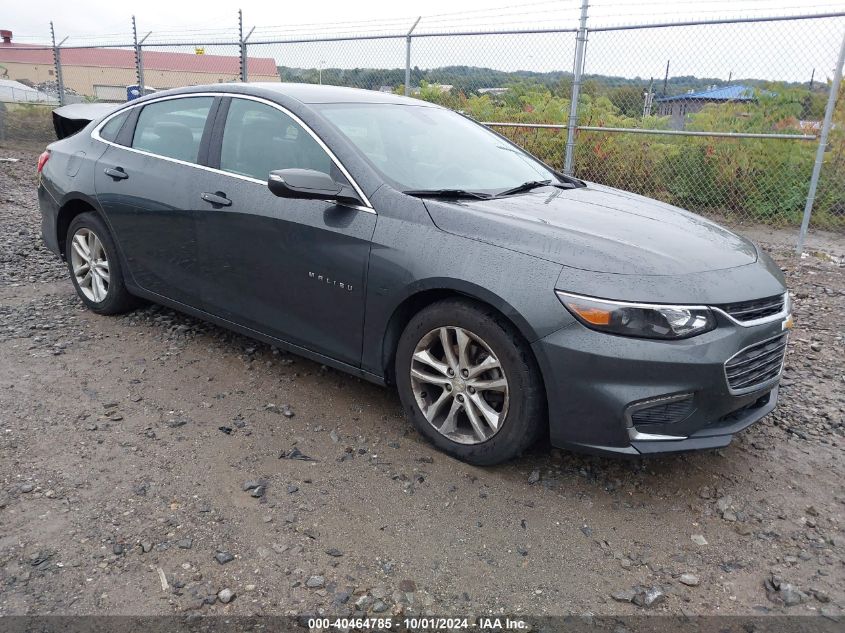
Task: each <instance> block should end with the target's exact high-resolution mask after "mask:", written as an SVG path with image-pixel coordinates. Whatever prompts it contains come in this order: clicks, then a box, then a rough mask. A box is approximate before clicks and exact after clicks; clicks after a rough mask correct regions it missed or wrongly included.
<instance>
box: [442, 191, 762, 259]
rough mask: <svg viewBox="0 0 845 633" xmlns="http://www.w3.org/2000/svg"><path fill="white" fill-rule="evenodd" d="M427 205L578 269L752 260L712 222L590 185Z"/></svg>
mask: <svg viewBox="0 0 845 633" xmlns="http://www.w3.org/2000/svg"><path fill="white" fill-rule="evenodd" d="M425 204H426V207H427V208H428V211H429V213H430V215H431V218H432V220H433V221H434V223H435V224H436V225H437V227H438V228H440V229H441V230H443V231H446V232H448V233H452V234H455V235H460V236H463V237H467V238H470V239H475V240H479V241H482V242H487V243H490V244H494V245H496V246H501V247H503V248H508V249H511V250H514V251H518V252H521V253H525V254H528V255H534V256H536V257H541V258H543V259H546V260H549V261H553V262H555V263H558V264H561V265H563V266H568V267H571V268H578V269H581V270H589V271H596V272H605V273H615V274H629V275H685V274H690V273H699V272H704V271H714V270H722V269H726V268H735V267H738V266H744V265H747V264H752V263H754V262H755V261H757V249H756V248H755V247H754V245H753V244H752V243H751V242H749V241H748V240H746V239H744V238H742V237H740V236H738V235H736V234H734V233H731V232H730V231H728V230H727V229H725V228H722V227H721V226H719V225H718V224H716V223H714V222H710V221H709V220H706V219H704V218H702V217H701V216H698V215H695V214H693V213H690V212H688V211H684V210H683V209H679V208H677V207H673V206H671V205H669V204H665V203H662V202H659V201H657V200H652V199H650V198H645V197H643V196H639V195H636V194H632V193H628V192H625V191H620V190H618V189H612V188H610V187H604V186H601V185H596V184H593V183H590V184H588V185H587V186H586V187H580V188H577V189H565V190H562V189H557V188H552V187H542V188H539V189H535V190H533V191H531V192H529V193H526V194H520V195H514V196H508V197H504V198H496V199H491V200H461V201H445V200H437V199H426V200H425Z"/></svg>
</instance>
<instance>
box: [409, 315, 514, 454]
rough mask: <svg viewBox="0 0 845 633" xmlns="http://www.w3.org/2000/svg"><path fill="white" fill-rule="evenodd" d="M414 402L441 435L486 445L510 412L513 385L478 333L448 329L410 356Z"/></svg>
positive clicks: (419, 345) (434, 333)
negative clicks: (510, 385)
mask: <svg viewBox="0 0 845 633" xmlns="http://www.w3.org/2000/svg"><path fill="white" fill-rule="evenodd" d="M411 386H412V389H413V392H414V398H415V399H416V401H417V405H418V406H419V408H420V410H421V411H422V413H423V415H424V416H425V418H426V420H428V423H429V424H431V425H432V426H433V427H434V428H435V429H436V430H437V432H438V433H441V434H442V435H445V436H446V437H447V438H449V439H450V440H452V441H454V442H458V443H460V444H478V443H480V442H485V441H487V440H489V439H490V438H491V437H493V436H494V435H495V434H496V433H498V431H499V429H500V428H501V423H502V422H503V421H504V419H505V417H506V416H507V413H508V401H509V396H508V380H507V377H506V376H505V373H504V371H503V369H502V364H501V362H499V359H498V358H497V357H496V355H495V354H494V353H493V350H492V349H490V346H489V345H488V344H487V343H486V342H485V341H484V339H482V338H481V337H480V336H478V335H477V334H475V333H473V332H471V331H470V330H467V329H465V328H461V327H453V326H443V327H439V328H437V329H434V330H432V331H430V332H429V333H428V334H426V335H425V336H423V338H422V339H421V340H420V342H419V343H417V346H416V349H415V350H414V355H413V356H412V357H411Z"/></svg>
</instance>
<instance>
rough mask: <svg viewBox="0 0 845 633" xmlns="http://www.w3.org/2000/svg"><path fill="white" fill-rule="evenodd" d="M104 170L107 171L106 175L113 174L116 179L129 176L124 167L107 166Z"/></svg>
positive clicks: (123, 178) (124, 178)
mask: <svg viewBox="0 0 845 633" xmlns="http://www.w3.org/2000/svg"><path fill="white" fill-rule="evenodd" d="M103 171H105V172H106V176H111V177H112V178H113V179H114V180H126V179H127V178H129V174H127V173H126V172H125V171H124V170H123V167H106V169H104V170H103Z"/></svg>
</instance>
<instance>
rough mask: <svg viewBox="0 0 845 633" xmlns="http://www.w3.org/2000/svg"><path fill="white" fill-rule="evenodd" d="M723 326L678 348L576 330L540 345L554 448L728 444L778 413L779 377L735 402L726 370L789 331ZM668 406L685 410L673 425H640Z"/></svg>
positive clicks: (630, 450) (775, 325)
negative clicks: (652, 409) (654, 409)
mask: <svg viewBox="0 0 845 633" xmlns="http://www.w3.org/2000/svg"><path fill="white" fill-rule="evenodd" d="M717 321H718V326H717V328H716V329H715V330H713V331H711V332H707V333H706V334H702V335H700V336H696V337H693V338H690V339H684V340H680V341H658V340H647V339H636V338H628V337H622V336H615V335H610V334H605V333H602V332H596V331H593V330H590V329H588V328H586V327H584V326H583V325H581V324H580V323H577V322H575V323H572V324H571V325H569V326H567V327H565V328H563V329H561V330H558V331H557V332H555V333H553V334H551V335H549V336H547V337H545V338H543V339H540V340H539V341H537V342H535V343H534V344H533V346H532V347H533V349H534V353H535V355H536V357H537V359H538V362H539V364H540V367H541V370H542V372H543V379H544V381H545V386H546V393H547V398H548V411H549V427H550V439H551V442H552V444H553V445H555V446H558V447H561V448H571V449H574V450H580V451H585V452H592V453H602V454H622V455H642V454H652V453H669V452H681V451H690V450H701V449H711V448H719V447H722V446H726V445H727V444H729V443H730V441H731V439H732V437H733V435H734V434H735V433H737V432H739V431H741V430H742V429H744V428H746V427H748V426H750V425H751V424H753V423H754V422H756V421H757V420H759V419H760V418H762V417H763V416H765V415H766V414H768V413H769V412H771V411H772V410H773V409H774V407H775V405H776V404H777V396H778V387H777V385H778V382H779V381H780V373H778V375H777V376H776V377H775V378H772V379H770V380H768V381H766V382H763V383H761V384H759V385H756V386H754V388H753V389H751V390H748V391H746V392H745V393H742V394H741V395H737V394H735V393H732V392H731V390H730V388H729V386H728V382H727V378H726V375H725V362H726V361H727V360H728V359H730V358H731V357H732V356H734V355H735V354H736V353H737V352H739V351H740V350H742V349H744V348H746V347H748V346H751V345H754V344H756V343H759V342H762V341H765V340H767V339H771V338H774V337H777V336H781V335H783V333H784V330H783V321H782V320H776V321H773V322H769V323H765V324H762V325H757V326H754V327H744V326H742V325H738V324H736V323H734V322H732V321H730V320H729V319H727V318H726V317H724V316H722V315H717ZM671 401H681V402H683V404H684V408H683V410H682V411H681V413H679V414H677V415H676V416H675V418H674V419H670V420H664V421H662V422H661V421H660V418H659V417H658V418H657V419H658V421H657V422H656V423H655V422H654V420H649V423H647V424H641V423H637V422H636V421H635V418H637V416H636V415H634V413H635V412H636V411H637V410H639V409H644V408H648V407H649V406H651V405H654V404H660V403H661V402H671ZM669 417H671V416H669Z"/></svg>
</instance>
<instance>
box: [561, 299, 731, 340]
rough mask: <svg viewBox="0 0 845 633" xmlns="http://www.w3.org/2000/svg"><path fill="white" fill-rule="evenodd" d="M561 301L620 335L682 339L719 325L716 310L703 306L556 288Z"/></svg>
mask: <svg viewBox="0 0 845 633" xmlns="http://www.w3.org/2000/svg"><path fill="white" fill-rule="evenodd" d="M557 296H558V298H559V299H560V300H561V303H563V305H565V306H566V308H567V309H568V310H569V311H570V312H571V313H572V315H573V316H574V317H575V318H576V319H578V320H579V321H580V322H581V323H583V324H584V325H586V326H587V327H588V328H592V329H594V330H598V331H600V332H608V333H609V334H619V335H621V336H638V337H642V338H657V339H680V338H689V337H690V336H696V335H698V334H702V333H704V332H708V331H709V330H712V329H713V328H714V327H716V320H715V318H714V317H713V313H712V312H710V310H709V309H708V308H706V307H704V306H670V305H660V304H649V303H629V302H625V301H607V300H605V299H593V298H591V297H582V296H580V295H571V294H568V293H565V292H561V291H559V290H558V291H557Z"/></svg>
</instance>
